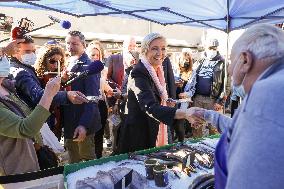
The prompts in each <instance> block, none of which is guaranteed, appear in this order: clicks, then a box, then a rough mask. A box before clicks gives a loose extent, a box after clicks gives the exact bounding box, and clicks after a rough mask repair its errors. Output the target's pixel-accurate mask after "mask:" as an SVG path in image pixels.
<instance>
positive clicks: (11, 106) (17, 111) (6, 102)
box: [0, 96, 26, 117]
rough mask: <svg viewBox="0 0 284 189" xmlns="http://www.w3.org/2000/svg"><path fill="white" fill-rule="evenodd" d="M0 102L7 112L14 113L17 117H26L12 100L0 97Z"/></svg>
mask: <svg viewBox="0 0 284 189" xmlns="http://www.w3.org/2000/svg"><path fill="white" fill-rule="evenodd" d="M0 102H1V103H3V104H4V105H5V106H6V107H7V108H8V109H9V110H11V111H12V112H14V113H15V114H17V115H18V116H20V117H26V115H25V113H24V112H23V110H22V109H21V107H20V106H19V105H18V104H16V103H15V102H13V101H12V100H10V99H8V98H7V97H3V96H0Z"/></svg>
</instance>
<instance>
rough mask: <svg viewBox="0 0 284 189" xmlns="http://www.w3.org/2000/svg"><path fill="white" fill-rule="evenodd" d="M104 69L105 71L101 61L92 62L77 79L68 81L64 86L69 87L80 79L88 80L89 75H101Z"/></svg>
mask: <svg viewBox="0 0 284 189" xmlns="http://www.w3.org/2000/svg"><path fill="white" fill-rule="evenodd" d="M103 69H104V64H103V63H102V62H101V61H99V60H96V61H94V62H92V63H91V64H90V65H89V66H88V67H87V69H86V70H85V71H83V72H81V73H80V74H79V75H77V76H76V77H74V78H72V79H70V80H68V81H67V82H66V83H64V84H63V86H64V87H66V86H68V85H71V84H72V83H73V82H74V81H77V80H78V79H82V78H86V77H88V76H89V75H93V74H97V73H100V72H101V71H102V70H103Z"/></svg>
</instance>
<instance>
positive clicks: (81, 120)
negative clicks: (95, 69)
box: [63, 53, 102, 139]
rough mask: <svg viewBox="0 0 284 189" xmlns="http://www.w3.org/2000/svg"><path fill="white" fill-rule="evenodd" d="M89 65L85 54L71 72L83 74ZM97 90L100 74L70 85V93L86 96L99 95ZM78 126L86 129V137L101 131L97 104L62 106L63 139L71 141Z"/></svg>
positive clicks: (89, 62)
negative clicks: (78, 92) (77, 92)
mask: <svg viewBox="0 0 284 189" xmlns="http://www.w3.org/2000/svg"><path fill="white" fill-rule="evenodd" d="M90 64H92V62H91V60H90V59H89V58H88V56H87V54H86V53H84V54H82V56H81V57H80V58H79V59H78V63H77V64H75V65H74V66H73V67H72V69H71V71H72V72H83V71H85V70H86V68H87V66H88V65H90ZM99 88H100V74H94V75H90V76H88V77H86V78H81V79H78V80H76V81H74V82H73V83H72V84H71V90H72V91H80V92H82V93H83V94H85V95H86V96H98V95H99V94H100V93H99ZM79 125H82V126H84V127H85V128H86V129H87V135H89V134H94V132H96V131H98V130H99V129H101V127H102V126H101V118H100V113H99V108H98V105H97V104H95V103H85V104H80V105H76V104H70V105H66V106H63V126H64V137H65V138H67V139H72V138H73V134H74V130H75V129H76V127H78V126H79Z"/></svg>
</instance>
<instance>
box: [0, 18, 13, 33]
mask: <svg viewBox="0 0 284 189" xmlns="http://www.w3.org/2000/svg"><path fill="white" fill-rule="evenodd" d="M12 24H13V17H11V16H6V15H5V14H1V13H0V31H4V32H11V29H12Z"/></svg>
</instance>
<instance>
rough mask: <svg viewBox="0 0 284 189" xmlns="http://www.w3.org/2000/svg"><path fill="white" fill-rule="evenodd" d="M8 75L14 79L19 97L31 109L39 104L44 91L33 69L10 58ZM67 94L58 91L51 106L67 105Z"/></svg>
mask: <svg viewBox="0 0 284 189" xmlns="http://www.w3.org/2000/svg"><path fill="white" fill-rule="evenodd" d="M10 61H11V68H10V73H11V74H12V76H13V79H15V87H16V91H17V94H18V95H19V97H20V98H21V99H22V100H23V101H24V102H25V103H26V104H27V105H28V106H29V107H30V108H32V109H34V108H35V107H36V105H37V104H38V103H39V101H40V99H41V97H42V95H43V92H44V89H43V88H42V87H41V83H40V81H39V79H38V78H37V76H36V72H35V69H34V68H33V67H32V66H30V65H26V64H22V63H21V62H20V61H19V60H18V59H16V58H11V60H10ZM68 103H69V100H68V98H67V93H66V92H65V91H59V92H58V93H57V94H56V95H55V97H54V98H53V101H52V106H55V105H61V104H68Z"/></svg>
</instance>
